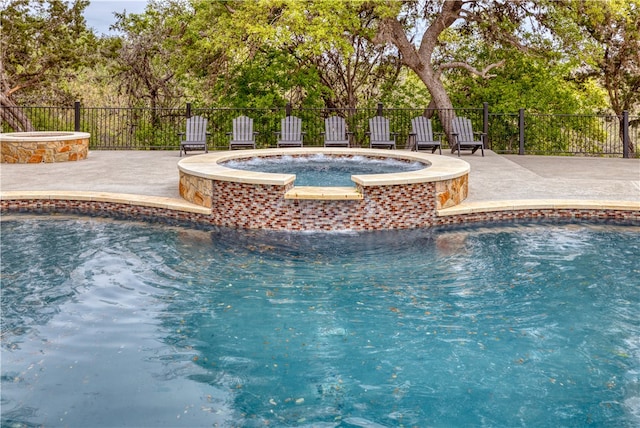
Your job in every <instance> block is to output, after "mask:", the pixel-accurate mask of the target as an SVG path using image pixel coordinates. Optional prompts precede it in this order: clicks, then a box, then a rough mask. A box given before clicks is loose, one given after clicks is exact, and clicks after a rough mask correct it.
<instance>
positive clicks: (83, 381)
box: [1, 216, 640, 427]
mask: <svg viewBox="0 0 640 428" xmlns="http://www.w3.org/2000/svg"><path fill="white" fill-rule="evenodd" d="M639 237H640V227H637V226H619V225H618V226H617V225H610V224H609V225H607V224H600V225H589V224H580V225H576V224H537V225H534V224H509V225H500V226H492V227H475V228H457V229H438V230H436V229H433V230H414V231H394V232H372V233H362V234H347V233H344V234H309V233H308V234H302V233H273V232H261V231H247V232H242V231H231V230H225V229H214V230H196V229H190V228H186V227H177V226H175V227H174V226H168V225H162V224H149V223H137V222H123V221H115V220H102V219H90V218H82V217H78V218H75V217H67V216H55V217H53V216H52V217H33V216H4V217H3V220H2V241H1V243H2V248H1V250H2V260H1V267H2V271H1V273H2V308H1V309H2V398H1V403H2V426H8V427H12V426H40V425H43V426H82V427H87V426H91V427H113V426H119V427H122V426H135V427H161V426H165V427H179V426H183V427H196V426H197V427H201V426H243V427H264V426H281V427H288V426H308V427H380V426H420V427H426V426H438V427H439V426H454V427H466V426H502V427H512V426H531V427H557V426H616V427H632V426H638V425H640V265H639V264H638V261H639V260H640V243H639V242H640V240H639V239H638V238H639Z"/></svg>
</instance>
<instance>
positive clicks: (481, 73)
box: [439, 59, 505, 79]
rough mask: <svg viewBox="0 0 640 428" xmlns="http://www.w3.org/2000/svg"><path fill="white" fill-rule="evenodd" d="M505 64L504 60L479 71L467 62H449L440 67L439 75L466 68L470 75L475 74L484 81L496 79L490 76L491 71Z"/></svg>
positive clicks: (492, 75) (493, 75)
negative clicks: (454, 69) (453, 69)
mask: <svg viewBox="0 0 640 428" xmlns="http://www.w3.org/2000/svg"><path fill="white" fill-rule="evenodd" d="M504 63H505V60H504V59H503V60H502V61H500V62H496V63H493V64H490V65H488V66H486V67H485V68H484V70H482V71H479V70H478V69H477V68H475V67H474V66H472V65H470V64H467V63H466V62H460V61H454V62H448V63H446V64H442V65H440V67H439V70H440V71H439V73H441V72H442V70H446V69H450V68H464V69H465V70H467V71H468V72H469V73H471V74H475V75H476V76H479V77H482V78H483V79H490V78H492V77H496V75H495V74H488V73H489V71H491V70H492V69H494V68H496V67H502V66H503V65H504Z"/></svg>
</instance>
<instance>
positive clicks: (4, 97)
mask: <svg viewBox="0 0 640 428" xmlns="http://www.w3.org/2000/svg"><path fill="white" fill-rule="evenodd" d="M4 3H5V4H4V5H3V9H4V10H3V12H2V14H1V15H0V23H1V31H0V32H1V34H2V37H1V39H0V46H1V51H2V52H1V54H0V107H2V108H0V114H1V117H2V119H3V120H4V121H6V122H7V123H8V125H9V126H10V127H11V128H13V129H14V130H15V131H32V130H33V124H32V123H31V121H30V120H29V118H28V117H27V116H26V115H25V114H24V113H23V111H22V110H21V109H20V108H19V107H18V101H19V102H25V101H30V100H31V101H40V98H39V97H38V93H44V92H46V91H45V89H47V90H48V95H51V94H57V95H58V96H62V97H64V96H65V95H66V94H64V91H63V90H61V87H62V86H63V85H61V82H64V80H66V79H69V78H71V77H72V76H73V73H74V71H75V70H77V69H78V68H79V67H81V66H82V65H83V64H85V63H86V61H87V60H88V59H89V57H90V56H91V52H93V51H94V47H95V43H96V39H95V36H94V35H93V33H91V32H90V31H89V30H88V29H87V27H86V23H85V20H84V17H83V15H82V12H83V10H84V9H85V7H86V6H87V5H88V4H89V2H88V0H75V1H73V2H66V1H62V0H48V1H45V0H8V1H7V0H5V1H4ZM47 102H48V103H51V100H50V99H49V100H48V101H47Z"/></svg>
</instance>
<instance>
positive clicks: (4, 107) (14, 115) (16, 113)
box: [0, 93, 35, 132]
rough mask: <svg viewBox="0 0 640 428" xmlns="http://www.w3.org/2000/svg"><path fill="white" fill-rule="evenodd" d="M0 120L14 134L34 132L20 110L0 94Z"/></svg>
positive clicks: (10, 100)
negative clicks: (11, 129)
mask: <svg viewBox="0 0 640 428" xmlns="http://www.w3.org/2000/svg"><path fill="white" fill-rule="evenodd" d="M0 118H2V121H3V122H7V124H9V127H10V128H13V131H14V132H31V131H35V129H34V128H33V124H32V123H31V121H30V120H29V118H28V117H27V115H26V114H24V112H23V111H22V109H21V108H20V107H18V106H17V105H16V103H14V102H13V100H12V99H11V98H9V97H8V96H7V95H5V94H3V93H0Z"/></svg>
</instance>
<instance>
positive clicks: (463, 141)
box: [451, 117, 485, 157]
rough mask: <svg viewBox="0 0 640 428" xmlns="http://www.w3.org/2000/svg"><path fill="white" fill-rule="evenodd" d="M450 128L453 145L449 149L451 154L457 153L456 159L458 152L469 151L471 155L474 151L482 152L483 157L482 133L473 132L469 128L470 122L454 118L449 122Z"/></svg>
mask: <svg viewBox="0 0 640 428" xmlns="http://www.w3.org/2000/svg"><path fill="white" fill-rule="evenodd" d="M451 127H452V128H453V137H454V139H455V145H454V146H453V147H452V148H451V153H453V152H455V151H456V150H457V151H458V157H460V150H471V154H473V153H475V152H476V150H478V149H480V150H481V151H482V156H484V136H485V134H484V133H482V132H473V128H472V127H471V120H470V119H467V118H466V117H454V118H453V120H452V121H451Z"/></svg>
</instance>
